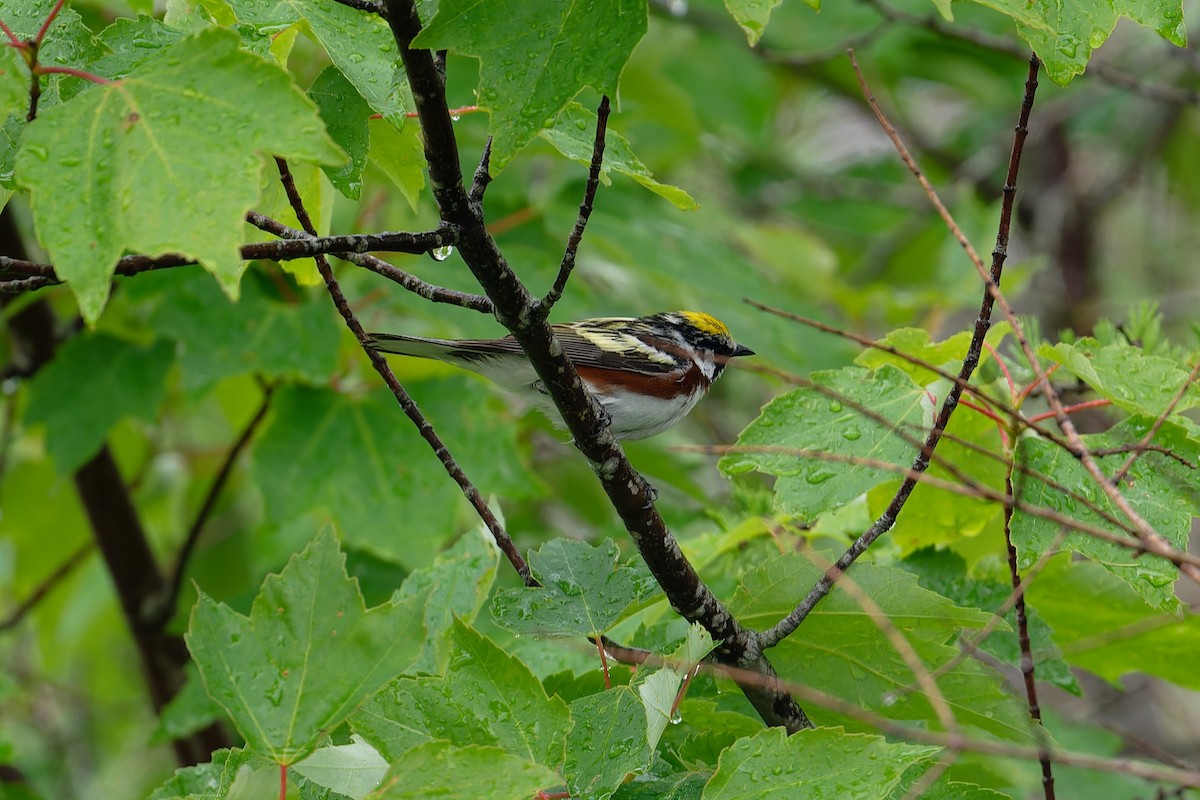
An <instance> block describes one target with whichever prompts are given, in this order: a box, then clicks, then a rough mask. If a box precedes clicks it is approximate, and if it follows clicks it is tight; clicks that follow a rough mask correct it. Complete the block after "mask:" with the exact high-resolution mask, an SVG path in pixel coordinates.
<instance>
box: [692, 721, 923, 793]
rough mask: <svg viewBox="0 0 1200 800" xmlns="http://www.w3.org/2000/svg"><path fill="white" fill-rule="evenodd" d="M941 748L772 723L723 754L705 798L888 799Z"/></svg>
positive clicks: (705, 789) (830, 730)
mask: <svg viewBox="0 0 1200 800" xmlns="http://www.w3.org/2000/svg"><path fill="white" fill-rule="evenodd" d="M937 752H938V748H936V747H929V746H927V745H916V744H902V743H901V744H896V743H892V742H888V741H887V740H886V739H884V738H883V737H882V736H864V735H862V734H854V733H846V732H845V731H843V730H841V729H840V728H817V729H815V730H807V731H800V732H799V733H797V734H795V735H793V736H790V737H789V736H787V735H786V734H785V733H784V732H783V729H782V728H769V729H767V730H765V731H762V732H761V733H758V734H756V735H754V736H751V737H749V738H746V739H739V740H738V741H737V743H736V744H734V745H733V747H730V748H729V749H728V750H726V751H725V752H723V753H721V759H720V761H719V762H718V764H717V771H716V772H715V773H713V776H712V778H710V779H709V781H708V784H707V785H706V786H705V787H704V800H734V798H750V797H804V798H807V800H822V798H830V800H832V798H845V797H855V798H860V800H870V799H871V798H878V800H886V798H890V797H893V796H894V795H893V794H892V790H893V789H895V787H896V786H897V785H898V784H899V783H900V781H901V780H902V779H903V777H904V773H905V772H906V771H907V770H908V769H910V768H912V767H915V766H917V765H919V764H921V763H923V762H925V761H928V760H930V759H932V758H933V757H934V756H935V755H936V754H937Z"/></svg>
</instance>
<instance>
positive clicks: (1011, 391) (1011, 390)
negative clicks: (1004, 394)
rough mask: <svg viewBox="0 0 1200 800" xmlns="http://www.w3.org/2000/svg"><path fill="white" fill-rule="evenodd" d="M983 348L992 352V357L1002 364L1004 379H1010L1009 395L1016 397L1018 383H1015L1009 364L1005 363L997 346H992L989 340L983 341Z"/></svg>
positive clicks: (1001, 369)
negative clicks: (997, 350)
mask: <svg viewBox="0 0 1200 800" xmlns="http://www.w3.org/2000/svg"><path fill="white" fill-rule="evenodd" d="M983 349H984V350H987V351H988V352H989V353H991V354H992V358H994V359H995V360H996V363H997V364H998V365H999V366H1000V371H1001V372H1003V373H1004V380H1006V381H1008V396H1009V397H1016V395H1017V387H1016V384H1014V383H1013V377H1012V373H1011V372H1009V371H1008V365H1007V364H1005V363H1004V359H1002V358H1001V357H1000V354H999V353H997V352H996V348H994V347H992V346H991V345H990V344H988V343H987V342H984V343H983Z"/></svg>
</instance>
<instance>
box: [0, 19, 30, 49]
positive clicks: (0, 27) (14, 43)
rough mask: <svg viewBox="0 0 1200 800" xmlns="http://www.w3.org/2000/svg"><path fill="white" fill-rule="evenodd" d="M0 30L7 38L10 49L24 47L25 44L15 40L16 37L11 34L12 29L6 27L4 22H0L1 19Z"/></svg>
mask: <svg viewBox="0 0 1200 800" xmlns="http://www.w3.org/2000/svg"><path fill="white" fill-rule="evenodd" d="M0 30H3V31H4V34H5V35H6V36H8V43H9V45H10V46H12V47H24V46H25V43H24V42H22V41H21V40H20V39H18V38H17V35H16V34H15V33H13V32H12V28H10V27H8V25H6V24H5V23H4V20H2V19H0Z"/></svg>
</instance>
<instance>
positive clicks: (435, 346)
mask: <svg viewBox="0 0 1200 800" xmlns="http://www.w3.org/2000/svg"><path fill="white" fill-rule="evenodd" d="M367 339H368V342H369V344H370V346H371V349H372V350H376V351H378V352H380V353H396V354H398V355H402V356H416V357H417V358H433V359H439V358H442V357H444V356H445V355H446V354H447V353H448V352H450V351H451V350H453V349H454V346H455V343H454V342H449V341H446V340H445V339H426V338H424V337H421V336H402V335H400V334H397V333H370V334H367Z"/></svg>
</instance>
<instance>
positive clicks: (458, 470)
mask: <svg viewBox="0 0 1200 800" xmlns="http://www.w3.org/2000/svg"><path fill="white" fill-rule="evenodd" d="M275 163H276V165H277V166H278V167H279V178H280V180H281V181H282V183H283V187H284V190H285V191H286V192H287V196H288V201H289V202H290V203H291V205H292V210H293V211H295V212H296V218H297V219H298V220H300V224H301V225H303V226H304V229H305V231H307V232H308V234H309V235H310V236H316V227H315V226H314V225H313V223H312V220H311V219H310V218H309V216H308V211H307V210H306V209H305V208H304V203H303V201H302V200H301V199H300V192H299V191H297V189H296V183H295V181H294V180H293V179H292V173H291V170H289V169H288V165H287V162H286V161H284V160H283V159H281V158H276V159H275ZM316 261H317V269H318V270H319V271H320V273H321V277H322V278H323V279H324V280H325V288H326V289H328V290H329V296H330V297H331V298H332V299H333V304H334V306H336V307H337V310H338V313H340V314H341V315H342V319H343V320H345V322H346V327H348V328H349V329H350V331H351V332H352V333H353V334H354V336H355V338H356V339H358V343H359V345H361V346H362V349H363V351H364V352H365V353H366V354H367V357H368V358H370V359H371V365H372V366H373V367H375V371H376V372H378V373H379V375H380V377H382V378H383V381H384V383H386V384H387V386H388V388H389V389H391V390H392V394H393V395H394V396H395V397H396V402H397V403H399V404H400V407H401V408H402V409H403V410H404V413H405V414H406V415H407V416H408V418H409V419H410V420H412V423H413V424H414V425H415V426H416V427H417V432H418V433H419V434H421V438H423V439H424V440H425V441H426V442H427V443H428V444H429V446H430V447H431V448H433V452H434V455H436V456H437V457H438V460H439V461H441V462H442V466H443V467H445V469H446V472H447V473H449V475H450V477H451V478H453V479H454V482H455V483H457V484H458V487H459V489H461V490H462V493H463V494H464V495H465V496H466V498H467V501H468V502H470V504H471V506H472V507H473V508H474V509H475V513H477V514H478V515H479V518H480V519H481V520H483V523H484V524H485V525H486V526H487V528H488V530H489V531H491V533H492V536H493V537H494V538H495V540H496V544H497V546H499V548H500V549H501V550H502V551H503V552H504V555H505V556H507V558H508V561H509V563H510V564H512V565H513V568H514V569H516V571H517V573H518V574H519V575H520V576H521V579H522V580H523V581H525V583H526V584H530V583H531V582H532V583H534V584H536V581H534V578H533V574H532V573H531V572H530V571H529V564H527V563H526V561H525V559H524V557H522V555H521V552H520V551H519V550H517V547H516V545H515V544H513V541H512V538H511V537H510V536H509V535H508V532H507V531H506V530H504V526H503V525H501V524H500V521H499V520H498V519H496V515H495V514H493V513H492V510H491V509H490V508H488V505H487V502H486V501H485V500H484V499H483V495H481V494H480V493H479V490H478V489H476V488H475V484H473V483H471V481H470V480H469V479H468V478H467V476H466V473H464V472H463V470H462V467H460V466H459V465H458V462H457V461H455V460H454V456H452V455H450V451H449V450H447V449H446V445H444V444H443V443H442V440H441V438H440V437H439V436H438V435H437V432H436V431H435V430H434V429H433V426H432V425H430V424H429V421H428V420H427V419H425V415H424V414H422V413H421V410H420V409H419V408H418V407H417V404H416V401H414V400H413V399H412V397H411V396H409V394H408V392H407V391H406V390H405V389H404V387H403V386H402V385H401V384H400V381H398V380H397V379H396V376H395V375H393V374H392V370H391V367H389V366H388V363H387V361H386V360H385V359H384V357H383V356H382V355H380V354H379V353H378V352H377V351H375V350H374V349H372V348H371V347H370V343H369V339H368V337H367V332H366V331H365V330H363V326H362V324H361V323H360V322H359V321H358V318H357V317H356V316H355V315H354V312H353V311H352V310H351V309H350V303H349V302H347V300H346V295H345V294H343V293H342V287H341V285H340V284H338V282H337V278H335V277H334V275H333V269H332V268H331V267H330V266H329V259H327V258H326V257H325V256H324V255H318V256H317V257H316Z"/></svg>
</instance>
